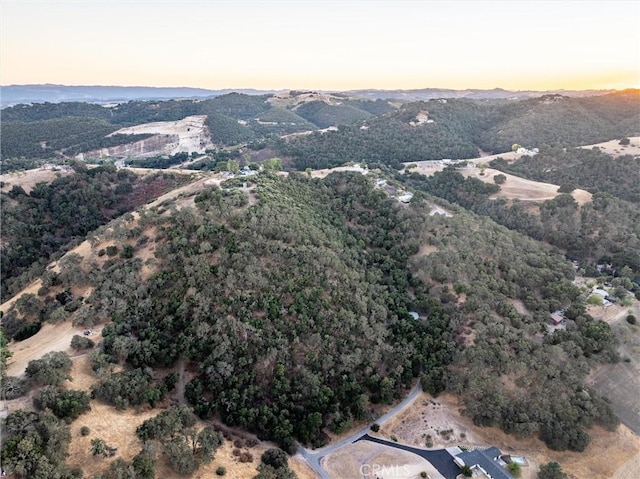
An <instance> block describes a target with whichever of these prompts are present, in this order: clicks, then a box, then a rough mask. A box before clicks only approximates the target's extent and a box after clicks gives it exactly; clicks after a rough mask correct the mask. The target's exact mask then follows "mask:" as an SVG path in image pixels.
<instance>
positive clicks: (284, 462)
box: [262, 448, 289, 469]
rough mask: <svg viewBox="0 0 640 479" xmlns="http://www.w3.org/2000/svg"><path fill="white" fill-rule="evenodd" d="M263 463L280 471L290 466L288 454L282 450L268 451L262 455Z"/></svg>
mask: <svg viewBox="0 0 640 479" xmlns="http://www.w3.org/2000/svg"><path fill="white" fill-rule="evenodd" d="M262 463H263V464H266V465H268V466H271V467H273V468H274V469H280V468H283V467H287V466H288V464H289V463H288V459H287V453H286V452H284V451H283V450H282V449H275V448H271V449H267V450H266V451H264V452H263V453H262Z"/></svg>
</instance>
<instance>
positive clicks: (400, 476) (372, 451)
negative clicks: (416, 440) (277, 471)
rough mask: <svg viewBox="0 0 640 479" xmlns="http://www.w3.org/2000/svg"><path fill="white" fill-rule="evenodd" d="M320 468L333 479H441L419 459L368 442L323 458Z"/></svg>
mask: <svg viewBox="0 0 640 479" xmlns="http://www.w3.org/2000/svg"><path fill="white" fill-rule="evenodd" d="M322 465H323V467H324V469H325V470H326V471H327V473H328V474H329V476H330V477H332V478H335V479H343V478H362V479H375V478H380V477H393V478H394V479H414V478H416V477H420V473H421V472H423V471H424V472H426V473H427V474H429V477H431V479H441V478H442V476H441V475H440V473H439V472H438V471H437V470H436V468H435V467H433V466H432V465H431V464H430V463H429V462H427V461H426V460H425V459H423V458H421V457H420V456H417V455H416V454H412V453H410V452H407V451H401V450H399V449H394V448H391V447H388V446H384V445H382V444H376V443H373V442H369V441H358V442H356V443H355V444H349V445H348V446H345V447H343V448H342V449H340V450H339V451H337V452H335V453H333V454H331V455H330V456H328V457H327V458H325V459H324V460H323V463H322ZM385 471H386V474H385ZM376 473H377V474H376Z"/></svg>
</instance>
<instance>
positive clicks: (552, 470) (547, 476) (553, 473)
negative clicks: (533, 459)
mask: <svg viewBox="0 0 640 479" xmlns="http://www.w3.org/2000/svg"><path fill="white" fill-rule="evenodd" d="M566 478H567V475H566V474H565V473H564V472H563V470H562V467H561V466H560V464H558V463H557V462H549V463H547V464H543V465H542V466H540V471H539V472H538V479H566Z"/></svg>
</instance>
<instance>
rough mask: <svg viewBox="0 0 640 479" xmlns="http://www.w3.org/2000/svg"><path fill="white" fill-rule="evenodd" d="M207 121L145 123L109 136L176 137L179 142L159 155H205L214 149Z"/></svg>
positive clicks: (188, 119)
mask: <svg viewBox="0 0 640 479" xmlns="http://www.w3.org/2000/svg"><path fill="white" fill-rule="evenodd" d="M206 119H207V115H193V116H187V117H185V118H183V119H182V120H178V121H158V122H154V123H144V124H142V125H135V126H130V127H127V128H121V129H120V130H118V131H115V132H113V133H111V134H110V135H109V136H113V135H118V134H120V135H139V134H145V133H148V134H152V135H174V136H175V137H176V138H177V141H176V142H174V143H171V144H168V145H166V146H165V147H164V149H163V151H160V152H158V153H166V154H169V155H175V154H176V153H180V152H187V153H191V152H194V151H195V152H198V153H204V151H205V150H206V149H207V148H211V147H213V143H211V139H210V138H209V131H208V129H207V127H206V125H205V120H206ZM146 153H152V152H146Z"/></svg>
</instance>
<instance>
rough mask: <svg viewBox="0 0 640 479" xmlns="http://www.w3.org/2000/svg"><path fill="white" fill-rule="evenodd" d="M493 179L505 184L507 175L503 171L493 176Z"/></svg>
mask: <svg viewBox="0 0 640 479" xmlns="http://www.w3.org/2000/svg"><path fill="white" fill-rule="evenodd" d="M493 181H494V182H495V184H496V185H504V184H505V183H506V182H507V177H506V176H505V175H503V174H502V173H500V174H498V175H494V176H493Z"/></svg>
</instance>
